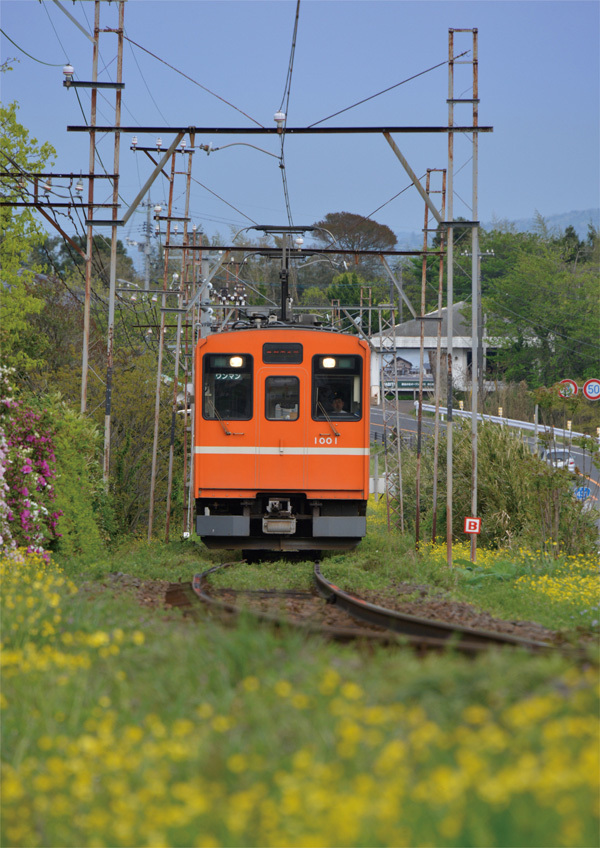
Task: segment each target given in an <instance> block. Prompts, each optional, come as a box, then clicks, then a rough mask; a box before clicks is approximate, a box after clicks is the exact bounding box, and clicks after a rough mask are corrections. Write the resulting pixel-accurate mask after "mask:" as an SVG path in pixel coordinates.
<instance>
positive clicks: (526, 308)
mask: <svg viewBox="0 0 600 848" xmlns="http://www.w3.org/2000/svg"><path fill="white" fill-rule="evenodd" d="M484 311H485V312H486V314H487V316H488V321H487V331H488V333H489V335H490V337H491V338H496V339H497V340H498V341H499V342H500V345H501V347H500V351H499V354H498V363H499V366H500V368H501V369H502V371H503V372H504V375H505V377H506V379H508V380H517V381H518V380H527V382H528V383H529V385H531V386H534V387H535V386H543V385H546V386H549V385H552V384H553V383H556V382H558V381H559V380H561V379H563V378H564V377H565V376H569V377H571V378H572V379H585V378H586V377H588V376H595V374H596V373H597V372H598V365H599V362H600V360H599V354H598V346H597V341H596V340H597V339H598V337H599V335H600V312H599V310H598V275H597V271H596V270H595V269H594V268H592V267H589V266H577V265H576V264H575V263H571V264H565V263H564V262H562V260H561V257H560V253H559V251H558V250H557V248H556V247H552V246H550V245H547V244H543V243H540V244H539V245H537V247H536V249H535V251H533V252H525V251H521V252H519V253H518V255H517V257H516V258H515V262H514V265H513V267H512V268H511V269H510V270H509V271H508V273H505V274H503V275H502V277H500V278H498V279H497V280H496V281H494V282H493V284H492V286H491V289H490V292H489V294H488V297H487V298H486V299H485V301H484Z"/></svg>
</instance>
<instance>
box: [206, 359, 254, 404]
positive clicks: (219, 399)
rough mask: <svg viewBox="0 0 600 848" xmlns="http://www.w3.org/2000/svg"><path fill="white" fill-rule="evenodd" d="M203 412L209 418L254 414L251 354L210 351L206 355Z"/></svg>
mask: <svg viewBox="0 0 600 848" xmlns="http://www.w3.org/2000/svg"><path fill="white" fill-rule="evenodd" d="M202 415H203V417H204V418H207V419H209V420H219V419H225V420H226V421H247V420H249V419H250V418H252V357H251V356H249V355H248V354H238V353H207V354H205V356H204V359H203V382H202Z"/></svg>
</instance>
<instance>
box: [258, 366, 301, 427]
mask: <svg viewBox="0 0 600 848" xmlns="http://www.w3.org/2000/svg"><path fill="white" fill-rule="evenodd" d="M299 407H300V380H299V379H298V377H267V379H266V381H265V418H267V420H269V421H296V420H297V418H298V409H299Z"/></svg>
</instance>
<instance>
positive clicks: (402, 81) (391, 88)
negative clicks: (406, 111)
mask: <svg viewBox="0 0 600 848" xmlns="http://www.w3.org/2000/svg"><path fill="white" fill-rule="evenodd" d="M470 52H471V51H470V50H465V51H464V52H463V53H459V54H458V56H455V57H454V59H455V60H456V59H460V58H461V57H462V56H466V55H467V53H470ZM447 64H448V59H446V60H445V61H444V62H439V63H438V64H437V65H432V66H431V68H427V69H426V70H424V71H419V73H418V74H413V75H412V76H411V77H407V78H406V79H403V80H401V81H400V82H397V83H394V85H390V86H388V87H387V88H384V89H383V90H382V91H378V92H377V93H376V94H371V95H370V96H369V97H364V98H363V99H362V100H359V101H358V102H357V103H353V104H352V105H351V106H346V108H345V109H340V110H339V111H338V112H334V113H333V114H332V115H328V116H327V117H326V118H321V120H319V121H315V122H314V124H309V125H308V129H311V128H312V127H316V126H318V125H319V124H322V123H324V122H325V121H328V120H329V119H330V118H335V117H337V115H342V114H343V113H344V112H349V111H350V109H355V108H356V107H357V106H361V105H362V104H363V103H367V102H368V101H369V100H374V99H375V98H376V97H381V95H382V94H387V92H388V91H392V90H393V89H394V88H398V87H399V86H401V85H405V84H406V83H407V82H411V81H412V80H414V79H417V77H422V76H423V75H424V74H428V73H430V72H431V71H435V70H436V69H437V68H442V67H443V66H444V65H447Z"/></svg>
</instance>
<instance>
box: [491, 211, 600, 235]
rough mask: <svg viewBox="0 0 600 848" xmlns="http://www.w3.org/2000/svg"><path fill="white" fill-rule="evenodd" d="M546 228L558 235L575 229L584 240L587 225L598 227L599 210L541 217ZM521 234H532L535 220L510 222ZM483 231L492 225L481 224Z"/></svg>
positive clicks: (492, 225) (523, 219) (526, 219)
mask: <svg viewBox="0 0 600 848" xmlns="http://www.w3.org/2000/svg"><path fill="white" fill-rule="evenodd" d="M542 218H543V219H544V221H545V223H546V226H547V227H548V229H549V230H550V232H552V233H556V235H558V234H559V233H561V232H564V231H565V230H566V228H567V227H568V226H572V227H574V228H575V232H576V233H577V235H578V236H579V238H580V239H585V237H586V236H587V232H588V224H590V223H591V224H593V225H594V226H595V227H600V209H582V210H580V209H578V210H574V211H573V212H561V213H560V214H558V215H542ZM509 223H511V224H513V225H514V226H515V227H516V228H517V230H518V231H519V232H521V233H530V232H533V231H534V230H535V228H536V222H535V218H519V219H517V220H516V221H510V222H509ZM482 226H483V228H484V230H490V229H493V227H494V224H493V223H487V224H482Z"/></svg>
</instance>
